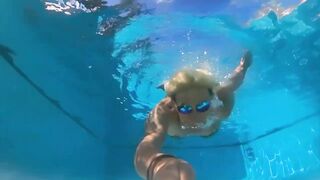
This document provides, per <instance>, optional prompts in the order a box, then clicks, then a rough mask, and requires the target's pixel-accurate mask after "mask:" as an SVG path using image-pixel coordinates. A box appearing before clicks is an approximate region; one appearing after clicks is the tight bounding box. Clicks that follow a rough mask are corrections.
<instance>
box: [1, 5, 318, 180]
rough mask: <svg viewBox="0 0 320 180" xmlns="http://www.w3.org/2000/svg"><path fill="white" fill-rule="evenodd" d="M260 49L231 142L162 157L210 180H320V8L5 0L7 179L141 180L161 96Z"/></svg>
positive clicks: (224, 71)
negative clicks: (185, 77) (184, 75)
mask: <svg viewBox="0 0 320 180" xmlns="http://www.w3.org/2000/svg"><path fill="white" fill-rule="evenodd" d="M247 50H250V51H251V53H252V57H253V64H252V66H251V67H250V68H249V69H248V72H247V74H246V78H245V80H244V83H243V84H242V86H241V87H240V88H239V89H238V90H237V91H236V93H235V106H234V108H233V111H232V113H231V115H230V116H229V117H228V118H227V119H226V120H225V121H224V122H223V124H222V126H221V129H220V130H219V131H218V132H217V133H215V134H214V135H213V136H210V137H206V138H204V137H197V136H188V137H184V138H175V137H171V136H166V139H165V143H164V145H163V148H162V152H164V153H167V154H171V155H174V156H176V157H179V158H180V159H183V160H185V161H187V162H189V163H190V164H191V165H192V167H193V168H194V170H195V176H196V179H197V180H240V179H243V180H269V179H286V180H318V179H320V1H319V0H224V1H220V0H110V1H109V0H28V1H23V0H1V1H0V82H1V86H0V87H1V89H0V180H43V179H45V180H69V179H70V180H78V179H79V180H139V179H141V177H139V176H138V174H137V172H136V170H135V167H134V155H135V151H136V148H137V145H138V144H139V143H140V141H141V140H142V138H143V137H144V134H145V132H144V130H145V119H146V118H147V116H148V113H149V112H150V111H151V110H152V109H153V107H154V106H155V105H156V104H157V103H158V102H159V101H160V100H161V99H163V98H164V97H165V95H166V94H165V92H164V91H162V90H161V89H159V88H157V87H158V86H159V85H160V84H161V83H163V82H165V81H166V80H168V79H169V78H170V77H171V76H172V75H173V74H174V73H175V72H177V71H179V70H180V69H182V68H186V67H189V68H202V69H207V70H210V71H211V72H212V73H213V74H214V75H215V76H216V77H217V79H218V80H219V81H224V80H225V79H227V78H228V77H229V76H230V73H232V72H233V69H234V68H235V67H236V66H237V65H238V64H239V61H240V58H241V57H242V56H243V54H244V52H246V51H247Z"/></svg>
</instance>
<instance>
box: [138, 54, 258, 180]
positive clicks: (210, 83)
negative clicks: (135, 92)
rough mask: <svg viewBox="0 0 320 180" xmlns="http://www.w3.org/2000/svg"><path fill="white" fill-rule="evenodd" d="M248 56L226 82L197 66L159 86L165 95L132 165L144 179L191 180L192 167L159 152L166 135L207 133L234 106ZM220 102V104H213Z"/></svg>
mask: <svg viewBox="0 0 320 180" xmlns="http://www.w3.org/2000/svg"><path fill="white" fill-rule="evenodd" d="M251 63H252V55H251V53H250V52H246V53H245V55H244V56H243V57H242V58H241V60H240V64H239V66H237V68H236V69H235V70H234V73H233V74H232V76H231V77H230V78H229V79H228V80H227V82H223V83H218V82H217V81H216V80H215V78H214V76H213V75H212V74H211V73H210V72H208V71H206V70H201V69H184V70H181V71H179V72H177V73H176V74H175V75H174V76H173V77H172V78H171V79H170V80H169V81H167V82H166V83H165V84H164V86H163V88H164V90H165V92H166V94H167V96H166V97H165V98H164V99H162V100H161V101H160V102H159V103H158V104H157V105H156V106H155V108H154V109H153V110H152V111H151V112H150V113H149V118H148V119H147V120H146V126H145V132H146V134H145V137H144V138H143V139H142V141H141V142H140V143H139V145H138V147H137V149H136V154H135V160H134V164H135V168H136V171H137V172H138V174H139V175H140V176H141V177H142V178H144V179H147V180H193V179H195V173H194V170H193V168H192V166H191V165H190V164H189V163H188V162H186V161H184V160H182V159H178V158H176V157H174V156H172V155H168V154H163V153H161V152H160V149H161V146H162V144H163V142H164V138H165V135H166V134H169V135H170V136H179V137H183V136H188V135H198V136H210V135H212V134H214V133H215V132H216V131H217V130H218V129H219V126H220V123H221V121H222V120H223V119H226V118H227V117H228V116H229V115H230V113H231V111H232V108H233V105H234V91H235V90H236V89H238V88H239V86H240V85H241V84H242V82H243V79H244V77H245V74H246V71H247V69H248V67H249V66H250V65H251ZM216 102H221V103H216Z"/></svg>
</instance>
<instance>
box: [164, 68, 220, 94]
mask: <svg viewBox="0 0 320 180" xmlns="http://www.w3.org/2000/svg"><path fill="white" fill-rule="evenodd" d="M218 86H219V83H218V82H217V81H216V80H215V78H214V76H213V74H212V73H211V72H209V71H207V70H204V69H183V70H181V71H179V72H177V73H176V74H175V75H174V76H173V77H172V78H171V79H170V80H169V81H167V82H166V83H165V84H164V90H165V91H166V93H167V95H168V96H175V95H176V93H178V92H180V91H182V90H185V89H188V88H191V87H205V88H208V89H210V90H212V92H216V89H217V87H218Z"/></svg>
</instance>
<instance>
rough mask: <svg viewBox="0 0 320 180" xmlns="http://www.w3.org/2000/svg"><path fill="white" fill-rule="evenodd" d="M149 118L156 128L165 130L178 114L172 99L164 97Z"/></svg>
mask: <svg viewBox="0 0 320 180" xmlns="http://www.w3.org/2000/svg"><path fill="white" fill-rule="evenodd" d="M151 118H152V121H153V122H154V123H155V125H156V127H157V128H161V129H164V130H167V129H168V127H169V121H172V120H173V119H176V118H178V113H177V110H176V108H175V106H174V102H173V101H172V99H171V98H170V97H166V98H164V99H163V100H161V101H160V102H159V103H158V104H157V105H156V107H155V108H154V110H153V112H152V113H151Z"/></svg>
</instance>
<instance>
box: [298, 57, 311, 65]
mask: <svg viewBox="0 0 320 180" xmlns="http://www.w3.org/2000/svg"><path fill="white" fill-rule="evenodd" d="M308 61H309V60H308V59H307V58H303V59H301V60H300V61H299V65H300V66H304V65H306V64H307V63H308Z"/></svg>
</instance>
